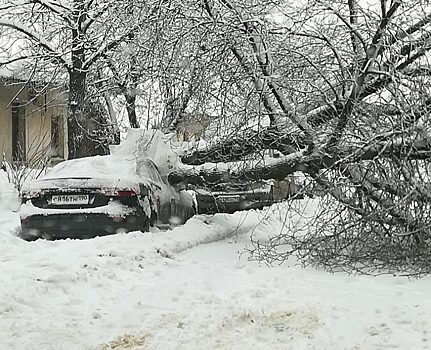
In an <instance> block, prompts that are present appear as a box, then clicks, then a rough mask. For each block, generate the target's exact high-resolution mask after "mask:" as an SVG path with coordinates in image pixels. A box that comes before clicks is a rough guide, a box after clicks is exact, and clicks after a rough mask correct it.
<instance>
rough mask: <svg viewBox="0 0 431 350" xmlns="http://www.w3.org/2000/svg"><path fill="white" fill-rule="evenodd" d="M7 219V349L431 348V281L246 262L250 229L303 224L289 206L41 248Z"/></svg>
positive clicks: (3, 243)
mask: <svg viewBox="0 0 431 350" xmlns="http://www.w3.org/2000/svg"><path fill="white" fill-rule="evenodd" d="M2 188H3V187H2ZM309 204H310V205H309V206H308V208H309V209H310V211H311V210H312V209H313V208H314V207H315V206H316V201H315V200H311V201H310V203H309ZM3 213H4V214H5V213H6V214H7V215H6V216H0V220H1V219H3V220H5V221H4V222H3V224H1V225H0V268H1V270H0V295H1V298H0V338H1V339H2V343H1V345H0V348H2V349H3V348H4V349H8V350H22V349H44V350H58V349H68V350H75V349H76V350H82V349H92V350H112V349H116V350H120V349H122V350H125V349H130V350H138V349H178V350H200V349H226V350H227V349H229V350H230V349H235V350H237V349H240V350H241V349H244V350H246V349H263V350H265V349H268V350H273V349H276V350H277V349H280V350H285V349H288V350H289V349H291V350H296V349H328V350H329V349H331V350H332V349H376V350H377V349H395V348H399V349H428V348H430V343H431V331H430V329H431V319H430V317H429V315H430V314H431V299H430V298H429V290H430V288H431V278H428V277H427V278H423V279H421V280H408V279H406V278H396V277H392V276H381V277H371V276H348V275H345V274H341V273H340V274H336V275H332V274H328V273H326V272H322V271H316V270H313V269H302V268H299V267H297V266H295V265H294V264H295V261H292V262H289V263H288V264H285V265H282V266H273V267H268V266H266V265H264V264H259V263H257V262H251V261H248V260H247V254H243V255H241V253H243V252H244V248H245V247H246V246H247V245H249V244H250V242H249V237H250V235H251V234H253V235H254V236H255V237H259V238H260V239H265V238H267V237H271V236H274V235H275V234H278V233H279V232H280V230H281V229H282V225H283V222H289V223H291V225H290V227H292V229H301V220H302V219H301V218H300V217H299V216H298V215H297V214H295V213H294V211H290V210H289V211H288V210H286V208H283V207H282V205H281V204H280V205H278V206H276V205H274V206H273V207H271V208H268V209H265V210H262V211H254V210H250V211H248V212H238V213H235V214H232V215H227V214H217V215H214V216H204V215H200V216H195V217H194V218H192V219H190V220H189V221H188V222H187V223H186V224H185V225H183V226H179V227H176V228H175V229H173V230H171V231H160V230H158V229H154V230H153V231H152V232H148V233H138V232H133V233H130V234H117V235H111V236H106V237H98V238H95V239H90V240H62V241H45V240H38V241H34V242H26V241H23V240H21V239H19V238H17V237H15V236H13V235H11V234H10V229H13V227H14V225H15V221H16V219H17V217H18V214H16V213H13V212H11V211H9V212H6V211H4V212H3ZM310 213H311V212H310ZM310 213H308V214H310ZM5 217H6V218H7V220H6V219H4V218H5ZM295 223H297V225H296V224H295Z"/></svg>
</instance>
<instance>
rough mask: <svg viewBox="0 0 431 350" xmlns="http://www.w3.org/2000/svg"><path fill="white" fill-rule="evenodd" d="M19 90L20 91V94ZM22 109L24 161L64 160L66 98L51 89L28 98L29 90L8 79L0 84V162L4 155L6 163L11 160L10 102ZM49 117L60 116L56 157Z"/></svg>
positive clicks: (32, 162)
mask: <svg viewBox="0 0 431 350" xmlns="http://www.w3.org/2000/svg"><path fill="white" fill-rule="evenodd" d="M20 90H22V91H20ZM29 100H30V101H29ZM12 101H13V102H16V103H17V104H19V105H20V106H22V110H23V113H25V131H26V132H25V144H26V150H25V161H26V162H28V163H30V164H33V165H36V166H37V165H38V164H41V163H43V162H46V161H50V160H51V159H52V158H56V159H54V161H58V160H59V159H58V158H64V156H65V155H67V141H66V140H67V131H66V117H67V107H66V106H67V97H66V95H65V94H64V93H59V90H52V91H49V92H47V93H46V94H44V95H41V96H38V97H36V98H35V97H33V96H30V98H29V88H27V87H24V88H23V85H22V84H21V83H14V82H13V81H11V80H7V81H0V160H1V159H2V158H3V153H4V155H5V159H6V160H7V161H12V160H13V159H12V158H13V154H12V153H13V152H12V149H13V147H12V106H11V105H12V103H11V102H12ZM52 117H59V119H58V120H59V124H60V125H61V127H60V128H59V134H60V140H59V141H60V142H59V147H58V149H59V151H60V152H59V155H60V157H54V154H53V152H52V147H51V145H52V143H51V139H52V136H53V135H52V133H51V132H52V125H51V123H52V122H51V120H52Z"/></svg>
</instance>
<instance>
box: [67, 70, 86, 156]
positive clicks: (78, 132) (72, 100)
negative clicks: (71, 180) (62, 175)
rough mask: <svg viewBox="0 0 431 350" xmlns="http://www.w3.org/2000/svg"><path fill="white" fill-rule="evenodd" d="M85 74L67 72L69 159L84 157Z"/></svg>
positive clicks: (76, 71)
mask: <svg viewBox="0 0 431 350" xmlns="http://www.w3.org/2000/svg"><path fill="white" fill-rule="evenodd" d="M86 78H87V73H86V72H81V71H79V70H75V69H72V70H70V71H69V103H68V119H67V131H68V148H69V159H75V158H79V157H83V156H85V155H86V153H87V152H86V148H87V147H86V142H85V140H87V139H88V135H87V127H86V124H87V123H86V120H85V116H84V108H85V83H86Z"/></svg>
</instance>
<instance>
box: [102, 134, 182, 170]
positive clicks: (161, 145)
mask: <svg viewBox="0 0 431 350" xmlns="http://www.w3.org/2000/svg"><path fill="white" fill-rule="evenodd" d="M110 151H111V154H112V155H114V156H117V157H134V158H135V159H139V158H141V159H145V158H148V159H151V160H152V161H153V162H154V163H155V164H156V165H157V167H158V168H159V170H160V173H161V174H163V175H166V174H168V173H169V172H170V171H172V169H174V167H176V165H177V163H178V162H179V153H180V145H179V144H178V143H177V142H176V141H175V137H174V136H173V135H172V134H163V133H162V132H161V131H160V130H155V129H151V130H143V129H129V130H128V132H127V136H126V139H125V140H124V141H123V142H122V143H121V144H120V145H117V146H111V147H110Z"/></svg>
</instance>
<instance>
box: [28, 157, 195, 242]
mask: <svg viewBox="0 0 431 350" xmlns="http://www.w3.org/2000/svg"><path fill="white" fill-rule="evenodd" d="M21 197H22V205H21V210H20V216H21V228H22V237H23V238H24V239H27V240H32V239H37V238H48V239H56V238H91V237H95V236H100V235H107V234H113V233H116V232H119V231H126V232H127V231H135V230H141V231H147V230H148V228H149V226H151V225H158V224H169V223H175V224H179V223H183V222H185V221H186V220H187V219H188V218H190V217H191V216H193V215H194V201H193V198H192V197H191V195H190V194H189V193H187V192H186V191H177V190H176V189H175V188H174V187H172V186H170V185H169V184H168V183H167V181H164V180H163V178H162V176H161V175H160V173H159V171H158V168H157V166H156V165H155V164H154V163H153V161H152V160H150V159H147V158H136V157H134V156H129V157H124V156H123V155H120V156H118V155H107V156H96V157H88V158H81V159H75V160H70V161H64V162H62V163H59V164H57V165H56V166H55V167H53V168H52V169H51V171H49V172H48V173H47V174H46V175H45V176H44V177H43V178H41V179H38V180H34V181H31V182H28V183H26V184H24V186H23V188H22V193H21Z"/></svg>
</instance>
